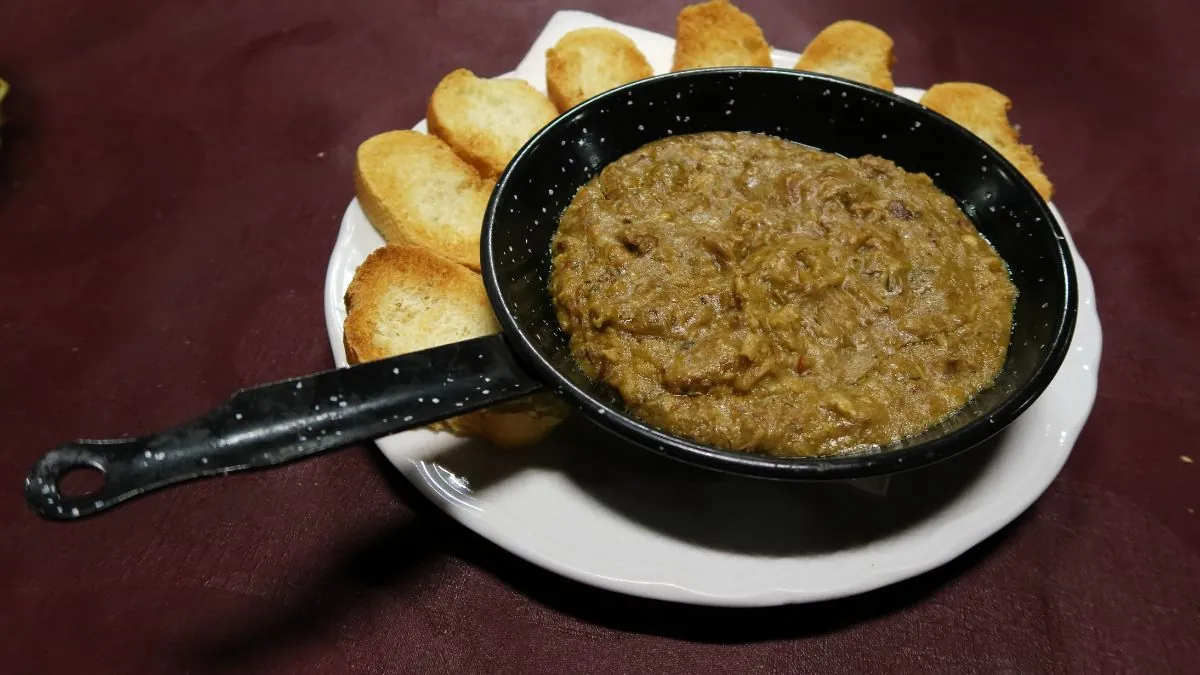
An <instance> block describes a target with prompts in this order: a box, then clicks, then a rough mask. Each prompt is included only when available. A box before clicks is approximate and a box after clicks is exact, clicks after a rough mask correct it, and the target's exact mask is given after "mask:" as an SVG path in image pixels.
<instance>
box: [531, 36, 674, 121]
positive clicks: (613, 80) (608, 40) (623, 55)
mask: <svg viewBox="0 0 1200 675" xmlns="http://www.w3.org/2000/svg"><path fill="white" fill-rule="evenodd" d="M653 74H654V70H653V69H652V68H651V67H650V63H649V62H648V61H646V55H645V54H642V52H641V50H640V49H638V48H637V45H635V44H634V43H633V40H630V39H629V38H628V37H626V36H624V35H622V34H621V33H619V32H618V31H615V30H613V29H611V28H580V29H578V30H573V31H571V32H570V33H567V34H566V35H564V36H562V39H560V40H559V41H558V42H557V43H556V44H555V45H554V46H553V47H551V48H550V49H548V50H546V90H547V91H549V92H550V100H551V101H553V102H554V105H556V106H558V109H559V110H562V111H565V110H567V109H569V108H572V107H574V106H576V105H579V104H580V103H582V102H584V101H586V100H587V99H589V98H591V97H593V96H595V95H597V94H600V93H603V92H606V91H608V90H609V89H613V88H616V87H619V86H621V85H622V84H626V83H628V82H633V81H634V80H640V79H642V78H646V77H650V76H651V75H653Z"/></svg>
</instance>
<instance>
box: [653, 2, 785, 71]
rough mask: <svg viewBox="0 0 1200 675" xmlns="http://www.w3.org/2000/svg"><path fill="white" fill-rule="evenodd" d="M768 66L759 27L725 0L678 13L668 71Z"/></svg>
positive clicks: (768, 52) (766, 47)
mask: <svg viewBox="0 0 1200 675" xmlns="http://www.w3.org/2000/svg"><path fill="white" fill-rule="evenodd" d="M770 65H771V47H770V45H768V44H767V39H766V38H765V37H763V32H762V29H760V28H759V27H758V23H756V22H755V21H754V18H753V17H751V16H750V15H749V14H746V13H745V12H742V11H741V10H739V9H738V8H737V7H734V6H733V5H732V4H731V3H729V2H728V0H709V2H702V3H699V4H696V5H689V6H687V7H684V8H683V10H681V11H680V12H679V16H678V17H677V18H676V21H675V61H674V65H673V66H672V68H671V70H687V69H690V68H715V67H719V66H764V67H767V66H770Z"/></svg>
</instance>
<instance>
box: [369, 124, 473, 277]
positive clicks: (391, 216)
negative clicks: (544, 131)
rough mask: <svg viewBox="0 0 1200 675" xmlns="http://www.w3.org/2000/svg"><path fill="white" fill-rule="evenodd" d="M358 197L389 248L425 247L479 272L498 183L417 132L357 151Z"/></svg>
mask: <svg viewBox="0 0 1200 675" xmlns="http://www.w3.org/2000/svg"><path fill="white" fill-rule="evenodd" d="M354 184H355V192H356V193H357V194H358V201H359V204H360V205H361V206H362V209H363V212H364V213H366V214H367V219H368V220H370V221H371V224H372V225H374V226H375V229H376V230H378V231H379V233H380V234H381V235H383V238H384V239H385V240H387V241H388V242H389V243H393V244H399V243H410V244H416V245H418V246H424V247H426V248H429V249H432V250H433V251H436V252H437V253H439V254H441V255H443V256H445V257H447V258H449V259H450V260H453V261H454V262H456V263H460V264H462V265H466V266H467V267H470V268H471V269H473V270H478V269H479V231H480V228H481V227H482V226H483V212H484V211H485V210H486V209H487V203H488V199H489V198H490V197H491V194H492V187H493V186H494V185H495V182H494V181H491V180H485V179H484V178H482V177H481V176H480V175H479V172H478V171H476V170H475V169H474V168H473V167H472V166H471V165H470V164H467V163H466V162H464V161H463V160H462V159H460V158H459V157H458V155H456V154H454V151H453V150H451V149H450V146H448V145H446V144H445V143H444V142H442V141H441V140H440V139H438V138H435V137H433V136H427V135H425V134H423V133H421V132H419V131H389V132H387V133H382V134H379V135H378V136H373V137H371V138H369V139H367V140H366V141H364V142H363V143H362V145H360V146H358V156H357V161H356V162H355V165H354Z"/></svg>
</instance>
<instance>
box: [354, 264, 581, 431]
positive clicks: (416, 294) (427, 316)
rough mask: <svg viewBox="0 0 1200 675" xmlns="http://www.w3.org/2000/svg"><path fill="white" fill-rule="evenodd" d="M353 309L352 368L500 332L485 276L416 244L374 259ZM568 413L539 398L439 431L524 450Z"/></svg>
mask: <svg viewBox="0 0 1200 675" xmlns="http://www.w3.org/2000/svg"><path fill="white" fill-rule="evenodd" d="M345 303H346V321H345V324H344V326H343V328H344V330H343V342H344V344H345V346H346V359H347V360H348V361H349V362H350V363H363V362H366V361H375V360H378V359H384V358H387V357H390V356H395V355H398V354H407V353H409V352H416V351H421V350H423V349H431V348H433V347H438V346H440V345H444V344H449V343H451V342H460V341H462V340H469V339H471V338H476V337H483V336H485V335H491V334H494V333H498V332H499V331H500V325H499V324H498V323H497V322H496V317H495V315H494V314H493V313H492V308H491V305H490V304H489V303H488V297H487V292H486V291H485V290H484V287H483V280H482V278H480V276H479V275H478V274H476V273H475V272H472V271H471V270H468V269H467V268H465V267H463V266H461V265H457V264H455V263H453V262H451V261H449V260H447V259H446V258H443V257H442V256H439V255H438V254H436V253H434V252H433V251H430V250H429V249H427V248H424V247H422V246H415V245H411V244H389V245H387V246H384V247H383V248H380V249H377V250H375V251H374V252H372V253H371V254H370V255H369V256H367V259H366V260H364V261H363V263H362V264H361V265H359V267H358V269H356V270H355V272H354V279H353V280H352V281H351V282H350V286H349V287H348V288H347V289H346V295H345ZM567 413H568V410H567V407H566V405H565V404H564V403H562V401H561V400H559V399H558V398H556V397H554V396H552V395H549V394H535V395H534V396H532V397H527V398H523V399H519V400H517V401H513V402H510V403H505V404H501V405H499V406H494V407H491V408H487V409H484V410H477V411H474V412H471V413H467V414H466V415H460V416H458V417H454V418H451V419H448V420H446V421H444V422H441V423H438V424H435V425H432V426H433V428H435V429H447V430H449V431H452V432H454V433H457V434H460V435H465V436H476V437H481V438H487V439H488V440H490V441H492V442H493V443H495V444H497V445H500V446H502V447H516V446H521V445H528V444H530V443H536V442H537V441H539V440H541V439H543V438H545V437H546V435H547V434H549V433H550V431H551V430H552V429H553V428H554V427H555V426H556V425H557V424H558V423H559V422H561V421H562V420H563V419H565V418H566V416H567Z"/></svg>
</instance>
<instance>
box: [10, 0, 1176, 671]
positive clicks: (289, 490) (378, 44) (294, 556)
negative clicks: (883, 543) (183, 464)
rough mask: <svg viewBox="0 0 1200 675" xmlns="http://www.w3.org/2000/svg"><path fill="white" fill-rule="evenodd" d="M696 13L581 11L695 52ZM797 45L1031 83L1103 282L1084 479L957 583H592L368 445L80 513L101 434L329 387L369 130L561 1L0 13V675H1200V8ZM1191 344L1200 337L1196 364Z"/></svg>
mask: <svg viewBox="0 0 1200 675" xmlns="http://www.w3.org/2000/svg"><path fill="white" fill-rule="evenodd" d="M679 4H680V3H652V2H646V1H645V0H614V1H612V2H600V1H586V2H585V1H581V2H579V3H578V5H577V8H579V9H587V10H591V11H595V12H598V13H601V14H604V15H606V16H608V17H610V18H612V19H616V20H619V21H623V22H626V23H630V24H635V25H640V26H644V27H646V28H650V29H653V30H658V31H661V32H667V33H670V32H671V31H672V30H673V17H674V14H675V12H676V11H677V9H678V6H679ZM743 6H744V7H745V8H746V9H747V10H749V11H750V12H751V13H753V14H754V15H755V16H757V17H758V19H759V21H760V23H761V24H762V25H763V26H764V27H765V29H766V31H767V36H768V38H769V39H770V40H771V41H772V42H774V43H776V44H778V45H780V46H783V47H789V48H793V49H799V48H802V47H803V46H804V44H805V43H806V42H807V41H808V39H809V38H810V37H811V36H812V35H813V34H814V32H815V31H816V30H817V29H819V28H821V27H822V26H824V25H826V24H828V23H829V22H831V21H833V20H835V19H838V18H843V17H856V18H861V19H865V20H868V21H871V22H873V23H875V24H877V25H879V26H882V27H884V28H885V29H886V30H888V31H889V32H890V33H891V34H892V35H893V36H894V37H895V39H896V52H897V56H898V60H899V61H898V64H897V66H896V81H897V82H900V83H904V84H912V85H916V86H926V85H929V84H931V83H933V82H937V81H944V80H962V79H966V80H977V81H981V82H985V83H989V84H991V85H993V86H995V87H997V88H999V89H1001V90H1002V91H1004V92H1006V93H1008V94H1009V95H1010V96H1011V97H1012V98H1013V100H1014V101H1015V102H1016V109H1015V111H1014V118H1015V119H1016V120H1017V121H1019V122H1020V123H1021V126H1022V130H1023V134H1024V138H1025V139H1026V140H1027V141H1029V142H1031V143H1033V144H1034V145H1035V147H1036V148H1037V150H1038V151H1039V153H1040V154H1041V156H1042V157H1043V158H1044V159H1045V162H1046V168H1047V172H1048V173H1049V175H1050V176H1051V178H1052V179H1053V180H1054V181H1055V183H1056V184H1057V186H1058V194H1057V195H1056V198H1055V201H1056V203H1057V204H1058V206H1059V207H1060V209H1061V210H1062V212H1063V214H1064V215H1065V217H1066V219H1067V221H1068V222H1069V223H1070V226H1071V230H1072V232H1073V233H1074V235H1075V238H1076V241H1077V242H1078V245H1079V248H1080V250H1081V252H1082V254H1083V256H1084V257H1085V258H1086V260H1087V261H1088V263H1089V264H1090V266H1091V269H1092V272H1093V273H1094V274H1095V277H1096V286H1097V293H1098V297H1099V306H1100V313H1101V316H1102V320H1103V323H1104V330H1105V335H1104V340H1105V348H1104V359H1103V366H1102V372H1101V375H1100V395H1099V399H1098V401H1097V403H1096V408H1095V411H1094V413H1093V415H1092V418H1091V421H1090V422H1089V423H1088V426H1087V428H1086V429H1085V430H1084V433H1083V435H1082V437H1081V438H1080V439H1079V442H1078V444H1077V445H1076V447H1075V451H1074V453H1073V454H1072V456H1071V459H1070V461H1069V462H1068V464H1067V466H1066V468H1065V470H1064V471H1063V473H1062V475H1061V476H1060V477H1059V478H1058V479H1057V480H1056V481H1055V482H1054V484H1053V485H1052V486H1051V487H1050V489H1049V491H1048V492H1047V493H1046V494H1045V496H1044V497H1042V499H1041V500H1040V501H1039V502H1038V503H1037V504H1036V505H1035V506H1034V507H1033V508H1032V509H1031V510H1030V511H1029V512H1028V513H1026V514H1025V515H1024V516H1023V517H1021V518H1020V519H1018V520H1017V522H1016V523H1014V524H1013V525H1012V526H1010V527H1008V528H1006V529H1005V530H1003V531H1002V532H1001V533H1000V534H998V535H996V536H995V537H993V538H992V539H990V540H988V541H987V542H986V543H984V544H982V545H981V546H979V547H977V548H976V549H975V550H973V551H971V552H970V553H968V554H967V555H965V556H964V557H962V558H961V559H959V560H957V561H955V562H953V563H951V564H949V565H947V566H946V567H944V568H942V569H939V570H936V571H934V572H932V573H929V574H926V575H924V576H922V577H919V578H917V579H915V580H913V581H910V582H905V583H902V584H899V585H897V586H894V587H891V588H887V589H884V590H881V591H877V592H874V593H871V594H868V595H866V596H862V597H858V598H853V599H849V600H844V601H838V602H830V603H825V604H821V605H816V606H802V607H791V608H783V609H773V610H765V611H729V610H723V611H719V610H705V609H695V608H686V607H676V606H670V605H664V604H658V603H651V602H646V601H639V600H634V599H629V598H625V597H620V596H616V595H612V594H608V593H604V592H600V591H597V590H593V589H591V588H587V587H584V586H581V585H577V584H574V583H570V582H567V581H564V580H562V579H559V578H557V577H554V576H552V575H549V574H547V573H545V572H542V571H540V570H538V569H536V568H534V567H532V566H531V565H529V564H527V563H524V562H522V561H520V560H518V559H516V558H514V557H512V556H510V555H508V554H506V553H504V552H503V551H501V550H499V549H497V548H495V547H494V546H492V545H491V544H488V543H486V542H484V541H482V540H480V539H479V538H477V537H476V536H474V535H473V534H471V533H469V532H467V531H466V530H464V529H463V528H462V527H460V526H458V525H457V524H455V523H453V522H451V521H450V520H449V519H447V518H446V517H445V516H443V515H441V514H440V513H438V512H437V511H436V510H435V509H433V508H432V507H431V506H430V505H429V504H428V503H427V502H425V501H424V500H423V499H421V498H420V497H418V496H417V495H416V494H415V493H414V491H413V489H412V488H411V487H409V486H408V485H407V484H406V483H405V482H404V481H403V479H401V478H398V476H397V475H396V474H395V472H394V471H393V470H391V469H389V468H387V467H385V466H383V465H382V462H381V461H380V460H379V459H377V455H376V454H375V453H374V452H373V451H372V450H371V449H370V448H366V447H363V448H357V449H352V450H347V451H344V452H341V453H335V454H331V455H327V456H325V457H322V458H319V459H316V460H313V461H309V462H305V463H301V464H297V465H293V466H289V467H286V468H283V469H281V470H277V471H272V472H264V473H257V474H253V475H237V476H232V477H229V478H228V479H222V480H214V481H207V482H202V483H197V484H191V485H188V486H185V487H182V488H179V489H174V490H171V491H168V492H165V493H160V494H159V495H157V496H154V497H152V498H146V499H141V500H136V501H135V502H133V503H130V504H128V505H126V506H124V507H121V508H119V509H117V510H115V511H113V512H111V513H109V514H106V515H104V516H102V517H98V518H94V519H91V520H88V521H85V522H80V523H74V524H66V525H61V524H51V523H47V522H43V521H40V520H38V519H37V518H36V517H34V516H33V515H32V513H30V512H29V511H28V510H27V509H26V507H25V506H24V504H23V501H22V493H21V481H22V479H23V477H24V474H25V471H26V470H27V469H28V467H29V466H30V464H31V463H32V462H33V460H34V459H35V457H37V456H38V455H39V454H40V453H42V452H43V451H45V450H46V449H48V448H50V447H52V446H54V445H56V444H58V443H60V442H62V441H64V440H67V439H70V438H74V437H79V436H89V437H109V436H120V435H126V434H137V433H141V432H145V431H149V430H154V429H159V428H163V427H166V426H169V425H172V424H174V423H177V422H180V421H183V420H185V419H188V418H191V417H193V416H194V415H196V414H198V413H200V412H202V411H203V410H205V409H206V408H207V407H209V406H211V405H213V404H216V403H217V402H219V401H221V400H223V399H224V398H225V397H226V396H227V395H228V394H229V393H230V392H231V391H233V390H234V389H237V388H240V387H244V386H247V385H251V384H255V383H260V382H265V381H269V380H273V379H277V378H281V377H284V376H290V375H296V374H301V373H305V372H310V371H313V370H317V369H322V368H325V367H328V366H329V365H331V357H330V352H329V346H328V342H327V339H326V336H325V330H324V318H323V316H322V306H321V296H322V279H323V274H324V271H325V265H326V262H327V260H328V257H329V252H330V249H331V247H332V245H333V241H334V236H335V233H336V231H337V227H338V222H339V218H340V217H341V214H342V211H343V209H344V208H345V206H346V203H347V201H348V199H349V198H350V197H351V195H352V190H353V187H352V184H351V169H352V160H353V153H354V150H355V147H356V145H357V144H358V142H359V141H361V140H363V139H364V138H366V137H367V136H369V135H371V134H373V133H375V132H379V131H383V130H386V129H391V128H405V127H408V126H410V125H411V124H412V123H413V122H415V121H416V120H418V119H420V118H421V117H422V116H423V112H424V106H425V101H426V99H427V97H428V95H429V93H430V91H431V90H432V88H433V86H434V84H435V83H436V82H437V80H438V79H439V78H440V77H441V76H442V75H444V74H445V73H447V72H448V71H450V70H451V69H453V68H455V67H458V66H466V67H469V68H471V69H474V70H475V71H477V72H479V73H481V74H487V75H494V74H499V73H501V72H503V71H505V70H508V69H509V68H511V67H512V66H514V65H515V64H516V62H517V60H518V59H519V57H520V56H521V55H522V54H523V53H524V52H525V50H526V49H527V48H528V46H529V44H530V42H531V41H532V40H533V38H534V37H535V36H536V35H537V33H538V32H539V31H540V30H541V27H542V26H543V25H544V24H545V22H546V21H547V20H548V19H549V18H550V16H551V15H552V13H553V12H554V11H555V10H557V9H561V8H563V7H562V6H561V5H559V4H558V3H556V2H551V1H550V0H541V1H534V0H511V1H509V2H501V3H489V2H483V1H482V0H476V1H465V0H464V1H457V2H425V1H421V2H416V1H410V2H396V1H391V2H387V1H383V0H354V1H347V2H323V1H320V0H286V1H285V0H274V1H267V0H255V1H245V2H220V3H218V2H183V1H178V0H177V1H164V0H126V1H125V2H95V1H92V0H43V1H41V2H20V1H14V0H8V1H6V2H0V77H3V78H5V79H8V80H9V81H10V82H11V84H12V86H13V92H12V94H11V96H10V98H9V100H8V101H7V102H6V104H5V114H6V116H7V117H8V118H9V122H8V124H7V125H6V126H4V127H3V131H2V132H0V133H2V134H3V146H2V148H0V288H2V289H3V291H2V296H0V297H2V299H0V392H2V400H0V403H2V405H0V422H2V424H3V426H2V428H3V431H4V433H5V442H4V447H3V450H0V479H2V480H0V488H2V489H0V672H5V673H47V674H48V673H92V674H101V673H167V672H191V673H209V672H246V673H392V672H410V673H427V672H514V673H517V672H520V673H526V672H553V673H568V672H571V673H574V672H637V671H641V672H662V673H667V672H678V673H698V672H715V673H726V672H739V673H741V672H745V673H750V672H780V673H782V672H813V673H860V672H867V671H881V672H917V671H936V672H947V673H969V672H988V673H995V672H1014V673H1042V672H1045V673H1059V672H1078V673H1093V672H1131V671H1140V672H1147V673H1168V672H1176V673H1184V672H1192V673H1194V672H1198V671H1197V668H1198V667H1200V643H1198V636H1200V555H1198V553H1200V514H1197V513H1196V510H1197V509H1200V464H1194V463H1190V462H1187V461H1185V460H1184V459H1183V457H1182V456H1184V455H1186V456H1190V457H1192V458H1194V459H1195V460H1197V461H1200V450H1198V449H1197V443H1196V438H1197V436H1198V435H1200V417H1198V415H1197V412H1196V410H1197V407H1198V406H1200V365H1198V364H1200V359H1197V357H1196V344H1197V343H1198V342H1200V339H1198V338H1200V330H1198V329H1200V320H1198V319H1197V310H1198V308H1200V282H1198V281H1197V272H1196V265H1197V260H1200V224H1198V223H1197V214H1198V213H1200V198H1198V195H1200V105H1198V104H1200V74H1198V73H1200V69H1197V67H1196V64H1195V56H1194V54H1195V51H1196V44H1195V43H1196V40H1197V37H1196V36H1197V35H1200V10H1197V9H1196V8H1195V7H1194V6H1193V4H1192V3H1188V2H1185V1H1182V0H1153V1H1152V2H1149V3H1145V4H1137V3H1132V2H1119V1H1117V0H1107V1H1098V2H1093V3H1055V2H1046V1H1041V2H1031V1H1026V0H1014V1H1009V2H959V1H958V0H926V1H923V2H907V3H893V2H888V1H886V0H846V1H844V2H838V3H833V2H829V3H815V2H801V1H792V2H786V3H785V2H770V1H768V0H744V2H743ZM1189 345H1191V346H1190V347H1189Z"/></svg>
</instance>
